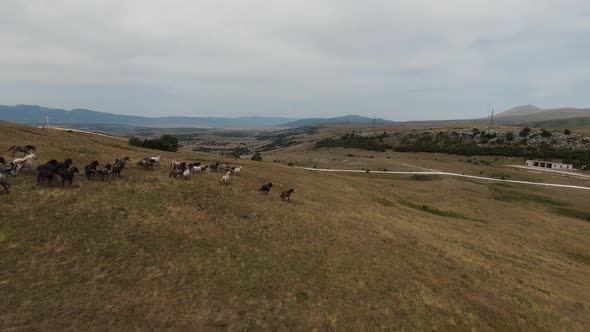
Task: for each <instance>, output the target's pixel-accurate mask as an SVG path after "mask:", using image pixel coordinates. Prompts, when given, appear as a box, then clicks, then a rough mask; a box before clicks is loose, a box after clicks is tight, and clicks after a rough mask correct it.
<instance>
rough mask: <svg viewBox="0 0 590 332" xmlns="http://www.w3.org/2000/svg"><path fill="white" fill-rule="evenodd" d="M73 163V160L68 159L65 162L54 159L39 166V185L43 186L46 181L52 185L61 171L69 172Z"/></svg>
mask: <svg viewBox="0 0 590 332" xmlns="http://www.w3.org/2000/svg"><path fill="white" fill-rule="evenodd" d="M73 163H74V162H73V161H72V159H70V158H68V159H66V160H64V161H63V162H59V161H57V160H55V159H53V160H50V161H48V162H47V163H45V164H43V165H39V167H37V184H41V183H42V182H43V181H45V180H47V182H48V183H49V184H51V182H52V181H53V178H54V177H57V176H59V171H60V170H61V169H66V170H67V169H68V168H69V167H70V166H71V165H72V164H73Z"/></svg>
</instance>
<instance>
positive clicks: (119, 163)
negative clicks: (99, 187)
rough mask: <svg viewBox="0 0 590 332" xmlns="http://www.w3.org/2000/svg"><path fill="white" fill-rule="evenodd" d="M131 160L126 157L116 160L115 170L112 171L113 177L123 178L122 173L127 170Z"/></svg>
mask: <svg viewBox="0 0 590 332" xmlns="http://www.w3.org/2000/svg"><path fill="white" fill-rule="evenodd" d="M129 160H131V158H129V157H125V158H122V159H116V160H115V163H114V164H113V170H112V171H111V176H121V172H122V171H123V169H124V168H125V164H126V163H127V162H128V161H129Z"/></svg>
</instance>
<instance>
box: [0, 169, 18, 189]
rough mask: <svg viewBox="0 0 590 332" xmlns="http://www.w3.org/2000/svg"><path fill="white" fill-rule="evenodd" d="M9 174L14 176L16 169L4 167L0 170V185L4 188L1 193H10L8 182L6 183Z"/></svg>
mask: <svg viewBox="0 0 590 332" xmlns="http://www.w3.org/2000/svg"><path fill="white" fill-rule="evenodd" d="M9 176H16V169H15V168H14V167H5V168H3V169H2V170H0V186H2V188H4V191H3V193H5V194H9V193H10V190H9V189H10V183H8V177H9Z"/></svg>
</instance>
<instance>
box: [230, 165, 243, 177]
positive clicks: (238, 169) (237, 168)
mask: <svg viewBox="0 0 590 332" xmlns="http://www.w3.org/2000/svg"><path fill="white" fill-rule="evenodd" d="M242 167H244V166H240V167H236V168H234V169H233V171H234V174H235V175H240V172H242Z"/></svg>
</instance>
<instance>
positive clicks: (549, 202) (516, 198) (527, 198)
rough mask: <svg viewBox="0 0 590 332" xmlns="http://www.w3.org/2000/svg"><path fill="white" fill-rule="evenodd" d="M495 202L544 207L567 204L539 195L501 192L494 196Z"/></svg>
mask: <svg viewBox="0 0 590 332" xmlns="http://www.w3.org/2000/svg"><path fill="white" fill-rule="evenodd" d="M494 199H495V200H498V201H503V202H511V203H512V202H525V203H526V202H528V203H538V204H541V205H545V206H554V207H555V206H567V205H568V204H567V203H564V202H560V201H556V200H553V199H551V198H547V197H543V196H539V195H531V194H521V193H517V192H501V193H498V194H497V195H495V196H494Z"/></svg>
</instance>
